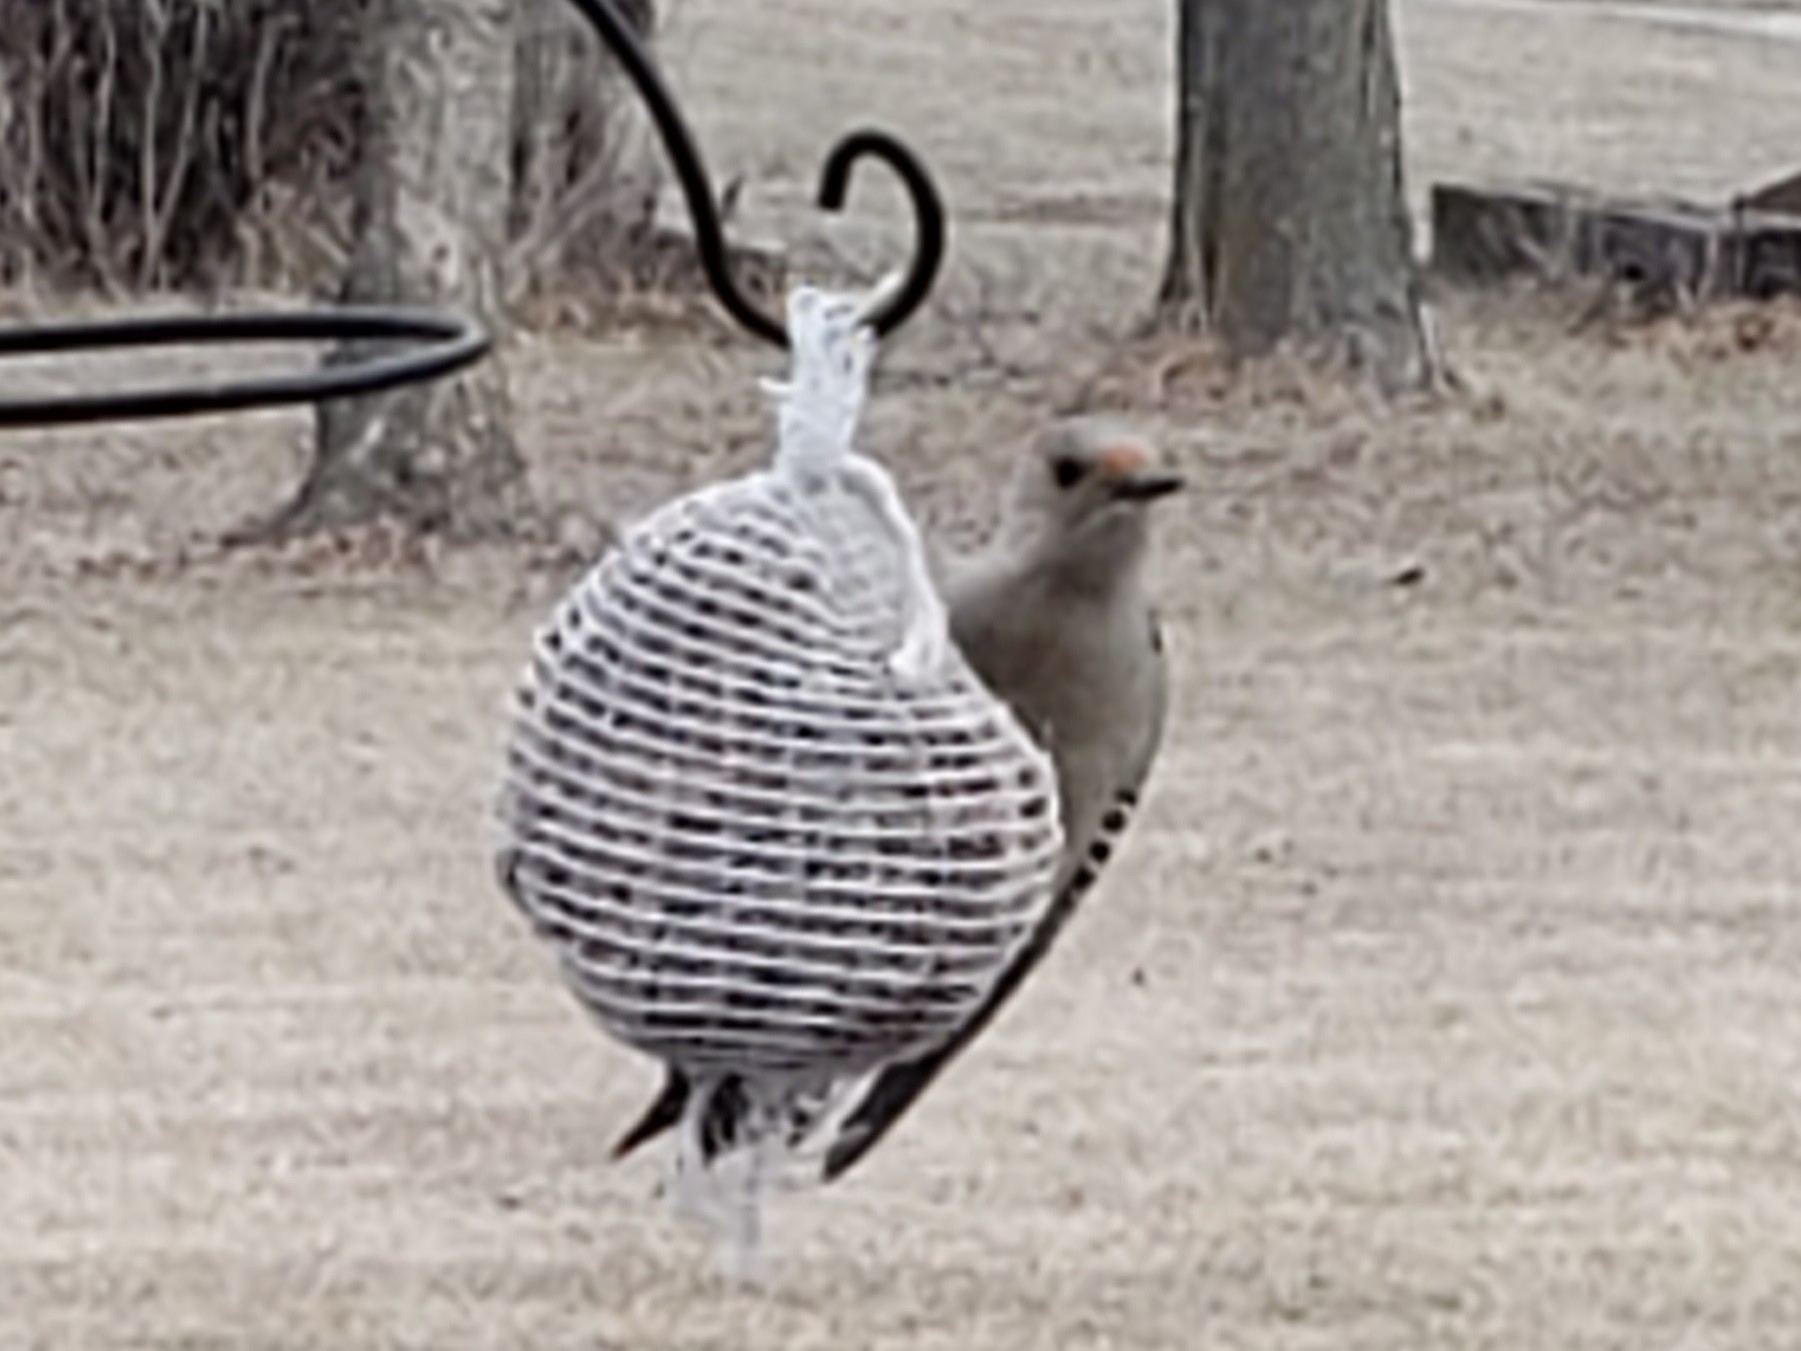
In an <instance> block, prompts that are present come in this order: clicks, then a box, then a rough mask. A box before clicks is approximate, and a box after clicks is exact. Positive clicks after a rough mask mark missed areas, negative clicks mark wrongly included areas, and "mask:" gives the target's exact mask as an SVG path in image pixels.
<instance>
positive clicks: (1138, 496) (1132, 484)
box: [1113, 469, 1187, 502]
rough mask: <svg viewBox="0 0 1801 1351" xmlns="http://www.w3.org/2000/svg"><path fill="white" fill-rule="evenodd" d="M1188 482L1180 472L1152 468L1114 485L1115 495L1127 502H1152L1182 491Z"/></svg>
mask: <svg viewBox="0 0 1801 1351" xmlns="http://www.w3.org/2000/svg"><path fill="white" fill-rule="evenodd" d="M1186 483H1187V480H1186V479H1184V478H1183V477H1182V476H1181V475H1180V474H1177V473H1172V472H1171V471H1169V470H1166V469H1151V470H1146V471H1145V472H1143V473H1139V474H1133V475H1132V476H1131V477H1129V478H1122V479H1120V480H1119V481H1118V482H1117V483H1115V484H1114V485H1113V495H1114V496H1115V497H1118V498H1121V499H1123V500H1125V501H1127V502H1151V501H1154V500H1156V499H1157V498H1159V497H1168V496H1169V495H1170V494H1171V493H1174V492H1180V491H1181V490H1182V488H1183V486H1184V485H1185V484H1186Z"/></svg>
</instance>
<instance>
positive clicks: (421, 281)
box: [274, 0, 529, 538]
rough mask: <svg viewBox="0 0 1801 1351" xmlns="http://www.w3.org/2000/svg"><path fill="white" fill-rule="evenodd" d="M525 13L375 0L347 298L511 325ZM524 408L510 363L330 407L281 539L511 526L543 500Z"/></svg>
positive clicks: (497, 5) (494, 2) (481, 2)
mask: <svg viewBox="0 0 1801 1351" xmlns="http://www.w3.org/2000/svg"><path fill="white" fill-rule="evenodd" d="M512 15H513V6H512V3H511V0H370V2H369V4H368V9H367V17H366V22H367V24H368V31H367V34H366V40H365V42H364V45H363V51H364V52H365V53H366V54H367V56H366V59H367V60H368V62H369V69H368V72H367V76H366V78H367V85H366V87H367V91H368V117H369V125H368V126H367V127H366V128H364V133H363V136H362V138H361V146H360V152H361V160H360V163H359V165H358V171H357V182H356V195H357V202H356V214H357V220H356V235H357V238H356V248H355V254H354V256H353V258H352V260H351V264H350V271H349V275H348V277H347V278H346V282H345V286H344V291H343V296H344V299H345V300H346V301H347V302H349V303H353V304H374V303H383V304H385V303H396V302H400V303H407V304H419V305H430V306H443V307H447V308H455V309H460V310H463V311H465V312H468V313H473V314H475V315H477V316H479V317H480V318H481V319H482V320H483V321H484V322H486V323H488V324H490V325H494V326H498V324H499V321H500V308H501V307H500V304H499V294H500V287H499V283H500V266H501V260H502V256H503V250H504V247H505V241H506V234H507V212H508V205H509V190H510V172H509V166H510V156H509V153H508V151H509V141H510V135H511V114H512V99H513V59H514V50H513V18H512ZM358 355H360V353H358V352H356V351H345V352H342V353H337V354H334V359H338V360H343V359H353V358H355V357H356V356H358ZM510 413H511V406H510V402H509V398H508V391H507V383H506V375H505V370H504V368H503V367H502V366H501V364H500V363H499V361H498V360H496V359H494V358H490V359H489V360H487V361H485V362H483V363H481V364H479V365H477V366H476V367H474V368H473V369H471V370H469V371H467V372H465V373H463V374H461V375H459V376H456V377H453V378H451V379H448V380H443V381H439V382H436V383H434V384H430V385H425V386H418V387H413V388H408V389H402V390H397V391H394V392H391V393H388V394H381V395H374V396H371V397H369V398H364V399H356V400H346V401H340V402H337V403H333V404H330V405H326V406H324V407H322V408H321V409H320V411H319V417H318V422H317V447H316V454H315V458H314V463H313V469H312V473H311V475H310V476H309V478H308V480H307V482H306V484H305V486H304V487H303V488H302V490H301V494H300V496H299V498H298V500H297V501H296V502H295V503H294V504H293V506H292V507H291V508H290V509H289V510H288V511H287V512H286V513H285V514H284V515H283V516H282V517H281V518H280V519H279V520H278V521H277V522H276V523H275V527H274V529H275V531H276V533H281V534H291V533H298V532H304V531H310V530H331V529H342V528H345V527H350V526H357V525H363V524H368V523H371V522H374V521H379V520H394V521H398V522H401V523H402V524H404V525H406V526H408V527H410V528H412V529H415V530H419V531H425V532H433V533H442V534H446V535H450V536H453V537H459V538H473V537H488V536H495V535H501V534H506V533H509V532H510V531H512V530H513V529H514V528H516V526H517V525H518V524H519V523H520V519H521V517H522V515H523V514H524V513H525V512H526V510H527V509H528V507H529V498H528V493H527V489H526V482H525V467H524V463H523V461H522V460H521V458H520V455H519V451H518V448H517V446H516V445H515V443H514V441H513V436H512V429H511V425H510V422H511V419H510Z"/></svg>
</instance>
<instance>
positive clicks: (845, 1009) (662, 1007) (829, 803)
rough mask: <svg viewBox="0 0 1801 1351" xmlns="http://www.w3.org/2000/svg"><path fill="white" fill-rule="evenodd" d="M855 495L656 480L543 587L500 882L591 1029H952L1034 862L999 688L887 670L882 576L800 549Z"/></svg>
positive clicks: (1048, 817) (1024, 894)
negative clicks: (554, 585) (620, 525)
mask: <svg viewBox="0 0 1801 1351" xmlns="http://www.w3.org/2000/svg"><path fill="white" fill-rule="evenodd" d="M861 513H862V508H861V504H860V503H859V502H857V501H856V500H855V499H852V498H850V497H849V496H848V495H845V494H842V493H835V494H825V493H820V494H817V495H814V496H812V497H811V498H810V499H803V498H801V497H800V496H798V495H797V494H796V493H795V492H794V491H793V490H792V489H790V488H788V487H786V486H785V485H783V484H781V483H780V482H779V481H778V480H777V479H776V478H775V477H774V476H773V475H764V476H759V477H756V478H752V479H748V480H742V481H740V482H737V483H733V484H729V485H726V486H725V487H723V488H716V489H713V490H709V491H707V492H705V493H703V494H700V495H697V496H695V497H692V498H688V499H684V500H682V501H680V502H678V503H676V504H675V505H674V506H672V507H670V508H667V509H665V510H664V511H663V512H661V513H659V514H658V515H656V516H654V517H652V518H651V519H650V520H649V521H648V522H646V523H645V525H644V526H643V527H641V528H640V529H638V530H637V531H635V532H633V534H632V535H631V536H630V538H628V539H627V540H626V541H625V543H624V544H623V546H622V547H621V548H620V549H619V550H617V551H616V552H615V553H613V554H612V555H610V556H609V557H608V558H607V559H606V560H605V561H604V562H603V563H602V564H601V565H600V567H599V568H597V569H596V570H595V571H594V572H592V573H591V574H590V575H589V576H588V577H587V578H586V579H585V580H584V581H583V583H582V584H581V585H580V586H579V587H578V588H577V589H576V590H575V592H574V593H573V594H571V595H570V596H569V597H568V598H567V599H566V600H565V601H564V603H563V605H562V606H561V608H560V609H559V610H558V612H557V614H556V616H555V618H554V619H553V620H552V622H551V623H550V624H549V625H548V626H546V627H545V628H544V629H543V630H542V631H541V632H540V634H539V636H538V641H537V649H536V654H535V661H534V662H533V666H532V669H531V672H530V675H529V677H528V679H527V680H526V682H525V683H524V685H523V687H522V689H521V692H520V697H519V706H518V713H517V722H516V726H515V729H514V734H513V738H512V742H511V746H510V755H509V782H508V795H507V803H506V807H505V819H506V823H507V826H508V828H509V831H510V833H511V836H512V840H511V845H512V848H513V850H514V851H515V862H514V865H513V877H514V886H515V889H516V893H517V895H518V896H519V898H520V899H521V901H522V902H523V904H524V905H525V906H526V908H527V909H528V910H529V912H530V914H531V917H532V919H533V920H534V921H535V923H536V924H537V925H538V927H539V928H540V929H541V930H542V931H543V932H544V933H546V934H547V935H549V936H550V937H551V938H552V939H553V940H555V942H556V943H557V945H558V948H559V952H560V955H561V957H562V960H563V962H564V963H565V966H566V968H567V972H568V975H569V977H570V979H571V981H572V982H573V983H574V985H575V987H576V989H577V990H578V992H579V993H580V994H581V996H582V997H583V999H584V1000H585V1001H586V1002H587V1004H588V1005H589V1006H590V1007H591V1008H592V1009H593V1010H594V1011H595V1013H596V1014H598V1015H599V1016H600V1018H601V1020H602V1021H603V1022H604V1023H605V1024H606V1026H607V1027H608V1028H609V1029H610V1030H611V1031H613V1032H614V1033H615V1034H616V1035H618V1036H619V1037H621V1038H623V1039H624V1040H626V1041H627V1042H630V1043H631V1044H632V1045H634V1046H636V1047H638V1048H640V1049H641V1050H644V1051H647V1052H649V1053H650V1054H652V1055H655V1056H658V1057H660V1058H662V1059H664V1060H667V1061H671V1062H673V1063H676V1064H679V1065H682V1066H684V1067H686V1068H691V1069H692V1070H694V1071H695V1072H697V1073H699V1074H705V1073H709V1072H711V1073H727V1072H737V1073H742V1072H744V1071H769V1072H782V1071H790V1072H792V1071H806V1072H819V1071H830V1072H832V1073H834V1074H846V1075H850V1074H857V1073H860V1072H862V1071H865V1070H867V1069H869V1068H871V1067H872V1066H874V1065H875V1064H878V1063H880V1062H882V1061H884V1060H887V1059H891V1058H893V1057H896V1056H900V1055H904V1054H907V1053H910V1052H912V1051H914V1050H916V1049H919V1048H921V1047H923V1046H925V1045H929V1044H931V1043H933V1042H935V1041H937V1040H940V1039H942V1038H944V1037H947V1036H948V1035H949V1034H950V1033H951V1032H952V1031H954V1030H955V1028H956V1027H957V1026H958V1025H959V1024H960V1023H961V1022H962V1020H963V1019H964V1018H965V1017H966V1016H967V1015H968V1014H969V1013H970V1012H971V1011H972V1010H973V1008H974V1006H975V1005H976V1004H977V1003H978V1002H979V1000H980V999H981V997H982V995H983V993H984V992H985V991H986V989H987V986H988V984H989V982H990V981H991V980H992V979H993V978H994V977H995V975H996V973H997V971H998V969H999V967H1000V965H1001V964H1002V963H1004V961H1005V960H1006V958H1007V957H1008V956H1009V955H1010V953H1011V952H1012V950H1013V948H1014V946H1015V945H1016V944H1017V943H1018V942H1019V941H1020V940H1021V938H1022V937H1023V936H1024V934H1025V933H1026V932H1027V930H1029V928H1030V927H1031V925H1032V924H1033V923H1034V922H1035V920H1036V919H1037V917H1038V914H1039V913H1040V910H1041V908H1042V904H1043V899H1044V894H1045V890H1046V886H1047V884H1048V879H1049V873H1050V870H1051V869H1052V868H1053V867H1054V865H1055V860H1056V856H1057V850H1058V844H1059V837H1058V831H1057V821H1056V817H1055V810H1054V788H1053V787H1052V784H1051V780H1050V776H1049V774H1048V772H1047V770H1046V767H1045V766H1044V764H1043V762H1042V760H1041V759H1040V757H1039V756H1038V755H1037V754H1036V753H1035V752H1034V751H1032V750H1031V749H1030V748H1029V747H1028V746H1026V745H1024V744H1022V737H1021V734H1020V733H1019V731H1018V729H1017V727H1016V726H1015V725H1014V723H1013V722H1012V719H1011V718H1010V717H1009V716H1008V715H1007V714H1006V712H1005V710H1004V709H1003V708H1001V707H1000V706H999V705H998V704H997V703H996V702H995V701H994V700H993V699H992V698H991V697H990V696H989V695H988V694H987V692H986V691H985V690H984V689H983V688H982V687H981V686H980V685H979V684H978V683H977V682H976V681H975V679H974V677H973V676H971V675H970V674H969V672H968V670H967V668H965V667H964V666H963V665H962V663H961V661H960V660H959V661H955V662H952V663H947V665H946V668H945V670H944V672H943V674H942V675H941V676H940V677H939V678H938V679H937V680H935V681H932V682H929V683H924V684H921V685H919V686H918V687H916V688H913V689H910V690H906V691H904V692H903V691H902V689H901V688H900V687H899V684H898V682H897V681H896V679H895V677H894V676H893V675H892V674H891V673H890V671H889V669H888V666H887V662H886V658H887V656H888V653H889V651H890V650H891V649H892V647H893V645H894V641H895V637H894V635H895V633H896V632H897V629H898V618H897V607H896V606H895V604H894V603H893V601H892V599H888V601H887V603H885V604H884V603H882V601H883V600H884V597H883V596H882V594H881V593H882V591H883V590H884V589H886V590H888V591H890V592H892V591H893V590H894V587H893V585H892V582H890V584H889V585H888V586H887V587H886V588H884V587H883V586H882V585H880V574H879V572H878V571H877V570H876V569H872V568H869V567H868V566H867V565H865V566H863V567H854V566H853V567H848V568H846V567H843V566H842V564H841V560H842V558H843V555H842V552H834V551H829V550H828V549H827V548H826V547H824V544H823V542H822V535H828V536H829V534H830V533H831V532H830V530H829V528H828V529H827V530H822V529H821V527H820V518H821V517H825V518H831V517H835V516H836V517H844V516H852V517H855V516H856V515H858V514H861ZM837 524H838V525H839V528H840V530H842V529H843V526H844V524H845V522H844V521H843V520H842V519H841V520H840V521H839V522H838V523H837ZM868 524H869V523H868V522H865V533H864V535H863V536H862V537H863V538H866V539H867V538H869V534H868V528H867V527H868ZM845 533H847V534H848V532H845ZM872 552H875V551H873V550H872ZM872 574H873V575H872ZM893 575H894V574H893V571H892V570H890V571H889V577H890V578H892V576H893Z"/></svg>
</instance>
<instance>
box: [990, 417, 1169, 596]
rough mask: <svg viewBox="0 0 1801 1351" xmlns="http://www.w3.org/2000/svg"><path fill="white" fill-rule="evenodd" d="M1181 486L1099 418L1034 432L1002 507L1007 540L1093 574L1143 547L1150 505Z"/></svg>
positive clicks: (1117, 566) (1150, 454) (1125, 433)
mask: <svg viewBox="0 0 1801 1351" xmlns="http://www.w3.org/2000/svg"><path fill="white" fill-rule="evenodd" d="M1182 486H1183V479H1182V476H1181V475H1180V474H1177V473H1175V472H1174V471H1172V470H1170V469H1168V468H1166V467H1165V466H1164V465H1163V463H1162V460H1161V457H1160V456H1159V455H1158V453H1157V450H1156V448H1155V447H1154V446H1152V445H1151V443H1150V442H1148V441H1146V440H1145V439H1144V438H1143V437H1141V436H1139V435H1137V434H1136V433H1135V432H1132V431H1130V430H1128V429H1127V428H1125V427H1122V426H1120V425H1118V424H1116V423H1112V422H1108V421H1105V420H1102V419H1099V418H1088V417H1081V418H1067V419H1063V420H1060V421H1057V422H1054V423H1052V424H1051V425H1050V426H1049V427H1046V428H1045V429H1044V430H1043V431H1041V432H1040V433H1039V434H1038V435H1037V437H1036V438H1035V439H1034V440H1033V441H1032V443H1031V445H1030V446H1029V447H1028V448H1027V450H1026V453H1025V454H1024V455H1023V456H1022V457H1021V458H1020V461H1019V464H1018V465H1017V467H1016V468H1015V470H1014V474H1013V481H1012V484H1011V485H1010V488H1009V491H1008V496H1007V500H1006V504H1005V509H1004V511H1003V514H1002V515H1003V526H1002V528H1003V530H1004V532H1005V533H1006V535H1007V536H1008V537H1009V538H1008V543H1009V544H1010V545H1011V546H1012V547H1013V548H1016V549H1021V548H1023V549H1026V550H1029V551H1030V552H1031V553H1032V554H1034V555H1035V556H1036V557H1037V558H1038V559H1039V560H1040V561H1041V562H1049V563H1051V564H1053V565H1055V566H1058V567H1060V568H1067V569H1069V570H1071V571H1075V572H1080V573H1083V574H1085V575H1089V576H1092V577H1096V578H1104V577H1106V576H1108V575H1109V574H1111V573H1113V572H1116V571H1119V570H1123V569H1125V568H1127V567H1129V566H1130V565H1131V564H1132V563H1133V562H1135V561H1136V560H1137V558H1139V557H1140V556H1141V555H1142V554H1143V552H1144V545H1145V541H1146V539H1147V538H1148V534H1147V532H1148V529H1149V516H1150V512H1149V507H1150V505H1151V504H1152V503H1153V502H1156V501H1159V500H1160V499H1162V498H1165V497H1168V496H1169V495H1170V494H1171V493H1173V492H1176V491H1178V490H1179V489H1180V488H1181V487H1182Z"/></svg>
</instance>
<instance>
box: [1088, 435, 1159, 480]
mask: <svg viewBox="0 0 1801 1351" xmlns="http://www.w3.org/2000/svg"><path fill="white" fill-rule="evenodd" d="M1095 465H1096V466H1097V467H1098V468H1099V469H1100V471H1101V473H1103V474H1105V475H1106V476H1107V477H1108V478H1112V479H1129V478H1135V477H1137V476H1138V475H1139V474H1142V473H1144V471H1145V470H1147V469H1149V468H1150V467H1151V453H1150V451H1148V450H1146V449H1145V448H1144V447H1143V446H1135V445H1133V444H1132V443H1131V442H1129V441H1125V442H1115V443H1114V444H1113V445H1110V446H1108V447H1107V448H1106V449H1104V450H1103V451H1101V453H1100V454H1099V455H1098V456H1096V457H1095Z"/></svg>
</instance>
